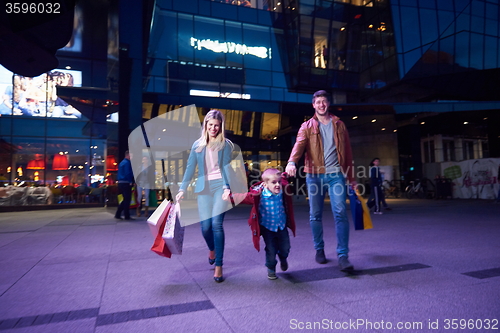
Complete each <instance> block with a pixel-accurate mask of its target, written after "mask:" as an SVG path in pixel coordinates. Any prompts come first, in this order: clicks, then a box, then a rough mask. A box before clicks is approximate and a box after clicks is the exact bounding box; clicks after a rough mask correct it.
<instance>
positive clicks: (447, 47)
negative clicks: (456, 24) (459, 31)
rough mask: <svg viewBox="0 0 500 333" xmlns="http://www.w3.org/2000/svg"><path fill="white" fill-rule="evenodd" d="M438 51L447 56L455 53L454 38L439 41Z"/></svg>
mask: <svg viewBox="0 0 500 333" xmlns="http://www.w3.org/2000/svg"><path fill="white" fill-rule="evenodd" d="M439 51H440V52H446V53H448V54H450V55H451V54H454V53H455V39H454V37H448V38H443V39H441V40H440V41H439Z"/></svg>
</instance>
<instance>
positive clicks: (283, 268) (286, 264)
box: [280, 258, 288, 272]
mask: <svg viewBox="0 0 500 333" xmlns="http://www.w3.org/2000/svg"><path fill="white" fill-rule="evenodd" d="M280 266H281V270H282V271H283V272H286V270H287V269H288V262H287V261H286V258H285V259H283V260H281V264H280Z"/></svg>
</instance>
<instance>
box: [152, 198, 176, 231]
mask: <svg viewBox="0 0 500 333" xmlns="http://www.w3.org/2000/svg"><path fill="white" fill-rule="evenodd" d="M170 206H173V203H172V202H171V201H168V200H163V201H162V202H161V204H160V205H159V206H158V208H156V209H155V211H154V212H153V214H151V216H150V217H149V218H148V225H149V230H151V233H152V234H153V237H156V235H158V232H160V226H161V224H162V222H163V221H165V219H166V218H167V214H168V212H169V208H170ZM172 208H173V207H172ZM170 210H173V209H170Z"/></svg>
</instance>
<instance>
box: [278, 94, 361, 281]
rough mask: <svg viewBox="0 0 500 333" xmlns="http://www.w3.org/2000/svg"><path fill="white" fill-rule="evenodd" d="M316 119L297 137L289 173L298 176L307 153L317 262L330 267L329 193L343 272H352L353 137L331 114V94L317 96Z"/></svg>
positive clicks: (315, 95) (308, 184)
mask: <svg viewBox="0 0 500 333" xmlns="http://www.w3.org/2000/svg"><path fill="white" fill-rule="evenodd" d="M312 106H313V108H314V111H315V112H314V116H313V117H312V118H311V119H309V120H308V121H306V122H304V123H303V124H302V125H301V126H300V129H299V132H298V133H297V140H296V141H295V145H294V146H293V149H292V152H291V154H290V158H289V159H288V164H287V166H286V173H287V174H289V175H290V176H295V174H296V172H297V167H296V163H297V162H298V161H299V159H300V158H301V156H302V155H303V154H304V152H305V155H306V156H305V167H304V170H305V172H306V174H307V176H306V184H307V192H308V194H309V221H310V225H311V230H312V234H313V242H314V249H315V250H316V257H315V259H316V262H317V263H319V264H326V263H327V259H326V256H325V250H324V247H325V243H324V241H323V204H324V200H325V195H326V193H327V192H328V195H329V197H330V203H331V207H332V213H333V216H334V219H335V231H336V233H337V257H338V263H339V267H340V270H342V271H349V270H352V269H353V265H352V264H351V263H350V262H349V260H348V253H349V246H348V245H349V220H348V219H347V211H346V210H347V207H346V198H347V193H346V177H347V180H348V181H349V183H350V185H351V186H352V187H353V188H355V186H356V181H355V179H354V176H353V174H354V170H353V161H352V151H351V144H350V140H349V133H348V132H347V128H346V126H345V124H344V123H343V122H342V121H341V120H340V119H339V118H338V117H337V116H335V115H333V114H330V113H329V112H328V108H329V107H330V94H328V93H327V92H326V91H324V90H320V91H317V92H315V93H314V95H313V99H312Z"/></svg>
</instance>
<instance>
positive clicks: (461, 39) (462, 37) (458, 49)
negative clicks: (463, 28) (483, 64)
mask: <svg viewBox="0 0 500 333" xmlns="http://www.w3.org/2000/svg"><path fill="white" fill-rule="evenodd" d="M469 50H470V45H469V33H467V32H461V33H459V34H457V35H456V46H455V63H457V64H459V65H460V66H463V67H469Z"/></svg>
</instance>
